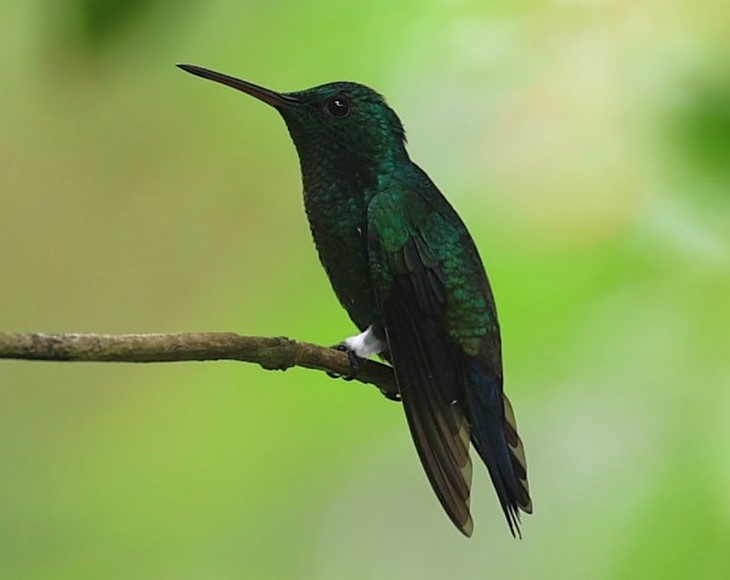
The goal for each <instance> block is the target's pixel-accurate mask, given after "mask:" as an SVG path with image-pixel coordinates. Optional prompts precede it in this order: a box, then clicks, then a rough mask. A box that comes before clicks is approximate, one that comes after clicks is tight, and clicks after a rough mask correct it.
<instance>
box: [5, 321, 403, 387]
mask: <svg viewBox="0 0 730 580" xmlns="http://www.w3.org/2000/svg"><path fill="white" fill-rule="evenodd" d="M0 359H21V360H43V361H66V362H68V361H74V362H126V363H153V362H185V361H210V360H237V361H243V362H249V363H256V364H258V365H259V366H261V367H262V368H264V369H266V370H282V371H284V370H286V369H288V368H291V367H295V366H296V367H303V368H307V369H315V370H320V371H328V372H331V373H335V374H338V375H343V376H348V375H351V374H352V368H351V367H350V361H349V359H348V357H347V354H346V353H344V352H342V351H338V350H335V349H333V348H325V347H322V346H318V345H316V344H311V343H308V342H298V341H296V340H292V339H290V338H286V337H283V336H281V337H264V336H241V335H239V334H235V333H233V332H198V333H181V334H118V335H113V334H40V333H9V332H0ZM354 380H356V381H359V382H361V383H364V384H372V385H375V386H376V387H378V388H379V389H380V391H381V392H382V393H383V394H385V395H386V396H388V397H391V398H393V397H395V396H397V393H398V390H397V388H396V385H395V377H394V375H393V369H392V368H391V367H389V366H387V365H384V364H381V363H378V362H375V361H371V360H363V361H362V363H361V364H360V365H359V366H358V368H357V371H356V373H355V376H354Z"/></svg>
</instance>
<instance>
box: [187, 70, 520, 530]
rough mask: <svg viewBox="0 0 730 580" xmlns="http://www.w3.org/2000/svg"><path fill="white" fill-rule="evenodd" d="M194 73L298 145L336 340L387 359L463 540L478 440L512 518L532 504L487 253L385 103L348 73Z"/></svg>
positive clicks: (352, 352) (424, 458)
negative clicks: (317, 79) (285, 83)
mask: <svg viewBox="0 0 730 580" xmlns="http://www.w3.org/2000/svg"><path fill="white" fill-rule="evenodd" d="M177 66H178V67H179V68H181V69H182V70H184V71H186V72H188V73H191V74H193V75H196V76H199V77H202V78H204V79H208V80H211V81H215V82H217V83H221V84H223V85H227V86H229V87H232V88H234V89H237V90H239V91H242V92H244V93H246V94H248V95H251V96H252V97H255V98H256V99H258V100H260V101H263V102H264V103H267V104H268V105H271V106H272V107H273V108H274V109H276V110H277V111H278V112H279V114H280V115H281V116H282V117H283V119H284V122H285V123H286V126H287V128H288V130H289V134H290V136H291V138H292V141H293V142H294V146H295V147H296V150H297V153H298V156H299V162H300V169H301V175H302V184H303V190H304V207H305V210H306V214H307V218H308V221H309V226H310V230H311V234H312V238H313V240H314V244H315V246H316V249H317V252H318V254H319V259H320V262H321V263H322V266H323V267H324V269H325V271H326V273H327V276H328V277H329V280H330V283H331V285H332V289H333V290H334V293H335V295H336V296H337V298H338V300H339V302H340V304H341V305H342V307H343V308H344V309H345V310H346V311H347V313H348V315H349V317H350V319H351V320H352V322H353V323H354V324H355V326H356V327H357V328H358V330H359V332H358V333H357V334H355V335H353V336H351V337H349V338H346V339H345V340H344V341H342V342H341V343H340V344H339V345H337V348H340V349H341V350H345V351H346V352H347V353H348V356H349V357H350V362H351V365H352V367H353V372H355V373H356V368H357V362H358V361H359V360H361V359H366V358H369V357H371V356H373V355H379V356H380V357H381V358H383V359H384V360H386V361H388V362H389V363H390V364H391V365H392V367H393V372H394V374H395V378H396V385H397V387H398V398H399V399H400V400H401V401H402V403H403V408H404V410H405V415H406V419H407V423H408V427H409V429H410V432H411V436H412V438H413V442H414V444H415V447H416V450H417V452H418V456H419V458H420V460H421V463H422V465H423V468H424V470H425V472H426V475H427V477H428V480H429V482H430V484H431V487H432V488H433V491H434V492H435V494H436V496H437V498H438V500H439V501H440V503H441V505H442V506H443V508H444V510H445V512H446V514H447V515H448V517H449V518H450V519H451V521H452V522H453V523H454V525H455V526H456V527H457V528H458V529H459V530H460V531H461V532H462V533H463V534H464V535H465V536H467V537H469V536H471V535H472V532H473V529H474V524H473V520H472V516H471V513H470V510H469V501H470V494H471V480H472V464H471V458H470V455H469V449H470V444H471V445H473V446H474V449H475V450H476V453H477V455H478V457H479V458H481V460H482V461H483V462H484V464H485V465H486V469H487V471H488V473H489V476H490V477H491V480H492V483H493V485H494V489H495V491H496V494H497V498H498V500H499V504H500V506H501V509H502V512H503V513H504V516H505V518H506V520H507V525H508V526H509V529H510V531H511V533H512V535H513V536H515V537H517V536H521V532H520V512H524V513H528V514H529V513H532V501H531V499H530V493H529V488H528V483H527V465H526V459H525V451H524V447H523V444H522V441H521V439H520V437H519V435H518V434H517V425H516V422H515V416H514V412H513V410H512V405H511V404H510V402H509V400H508V399H507V397H506V396H505V394H504V391H503V388H502V354H501V339H500V331H499V323H498V321H497V311H496V307H495V303H494V297H493V295H492V290H491V288H490V285H489V281H488V279H487V275H486V271H485V269H484V266H483V264H482V260H481V258H480V257H479V253H478V251H477V248H476V246H475V244H474V241H473V240H472V238H471V235H470V234H469V232H468V231H467V229H466V226H465V225H464V222H463V221H462V220H461V218H460V217H459V215H458V214H457V213H456V211H455V210H454V209H453V208H452V206H451V205H450V203H449V202H448V201H447V200H446V198H445V197H444V196H443V195H442V194H441V192H440V191H439V189H438V188H437V187H436V185H435V184H434V183H433V181H431V179H430V178H429V177H428V175H427V174H426V173H425V172H424V171H423V170H422V169H421V168H420V167H419V166H418V165H416V164H415V163H414V162H413V161H411V159H410V157H409V155H408V152H407V151H406V136H405V131H404V128H403V124H402V123H401V121H400V119H399V118H398V116H397V115H396V113H395V111H393V109H391V108H390V106H389V105H388V104H387V103H386V101H385V99H384V98H383V97H382V96H381V95H380V94H379V93H377V92H376V91H374V90H373V89H371V88H369V87H367V86H364V85H362V84H358V83H353V82H332V83H327V84H324V85H320V86H316V87H313V88H310V89H305V90H301V91H294V92H275V91H273V90H270V89H267V88H264V87H261V86H258V85H255V84H253V83H250V82H248V81H244V80H241V79H238V78H235V77H231V76H228V75H225V74H222V73H219V72H215V71H213V70H209V69H206V68H201V67H198V66H194V65H188V64H179V65H177Z"/></svg>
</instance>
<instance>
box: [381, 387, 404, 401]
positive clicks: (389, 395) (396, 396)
mask: <svg viewBox="0 0 730 580" xmlns="http://www.w3.org/2000/svg"><path fill="white" fill-rule="evenodd" d="M380 392H381V393H382V394H383V396H384V397H385V398H386V399H388V400H389V401H395V402H396V403H400V402H401V401H402V400H403V399H402V398H401V396H400V393H398V392H397V391H396V392H393V391H386V390H385V389H380Z"/></svg>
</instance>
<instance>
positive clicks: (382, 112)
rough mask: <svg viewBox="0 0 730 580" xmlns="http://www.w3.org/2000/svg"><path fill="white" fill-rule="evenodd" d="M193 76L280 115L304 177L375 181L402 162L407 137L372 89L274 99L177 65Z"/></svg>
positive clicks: (339, 85)
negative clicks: (325, 174)
mask: <svg viewBox="0 0 730 580" xmlns="http://www.w3.org/2000/svg"><path fill="white" fill-rule="evenodd" d="M178 66H179V67H180V68H181V69H183V70H185V71H187V72H189V73H192V74H194V75H197V76H200V77H203V78H206V79H209V80H213V81H216V82H219V83H222V84H224V85H227V86H230V87H233V88H234V89H237V90H240V91H243V92H244V93H247V94H249V95H251V96H253V97H256V98H257V99H259V100H260V101H263V102H265V103H268V104H269V105H271V106H272V107H274V108H275V109H276V110H278V111H279V113H280V114H281V116H282V117H283V118H284V121H285V122H286V124H287V127H288V128H289V133H290V134H291V136H292V139H293V140H294V144H295V145H296V147H297V151H298V152H299V157H300V160H301V164H302V170H303V172H304V173H305V178H306V174H307V173H308V172H309V170H310V169H313V168H314V167H322V166H323V165H324V166H325V167H324V168H323V169H325V170H326V171H329V172H331V173H332V174H337V173H339V172H345V173H351V172H353V171H354V172H355V173H358V174H362V173H363V172H365V173H366V174H367V173H369V174H371V175H374V174H376V173H378V172H379V171H380V170H382V169H383V168H384V167H385V166H387V165H388V164H391V163H392V162H393V161H394V160H395V159H397V158H399V157H403V156H406V158H407V153H406V151H405V131H404V130H403V125H402V123H401V122H400V119H398V116H397V115H396V114H395V112H394V111H393V109H391V108H390V107H389V106H388V104H387V103H386V102H385V99H384V98H383V97H382V96H381V95H380V94H378V93H377V92H376V91H374V90H373V89H371V88H369V87H366V86H364V85H361V84H357V83H351V82H334V83H328V84H325V85H320V86H317V87H313V88H311V89H305V90H302V91H295V92H291V93H277V92H275V91H272V90H269V89H265V88H263V87H260V86H258V85H254V84H252V83H249V82H247V81H243V80H240V79H237V78H234V77H230V76H228V75H224V74H221V73H217V72H214V71H211V70H208V69H204V68H200V67H196V66H192V65H178Z"/></svg>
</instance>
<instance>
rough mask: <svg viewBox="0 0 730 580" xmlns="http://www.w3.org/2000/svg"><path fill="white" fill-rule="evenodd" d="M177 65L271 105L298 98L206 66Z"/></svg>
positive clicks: (289, 103)
mask: <svg viewBox="0 0 730 580" xmlns="http://www.w3.org/2000/svg"><path fill="white" fill-rule="evenodd" d="M177 66H178V67H179V68H181V69H183V70H184V71H185V72H189V73H190V74H193V75H195V76H198V77H202V78H204V79H208V80H211V81H215V82H217V83H221V84H224V85H227V86H229V87H231V88H234V89H236V90H238V91H243V92H244V93H246V94H249V95H251V96H252V97H256V98H257V99H259V100H260V101H263V102H264V103H268V104H269V105H271V106H272V107H277V108H278V107H285V106H287V105H295V104H296V103H298V102H299V100H298V99H296V98H295V97H291V96H289V95H282V94H281V93H277V92H274V91H271V90H269V89H265V88H264V87H260V86H258V85H255V84H253V83H249V82H247V81H243V80H241V79H237V78H235V77H229V76H228V75H224V74H223V73H219V72H215V71H213V70H209V69H207V68H202V67H199V66H195V65H192V64H179V65H177Z"/></svg>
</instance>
